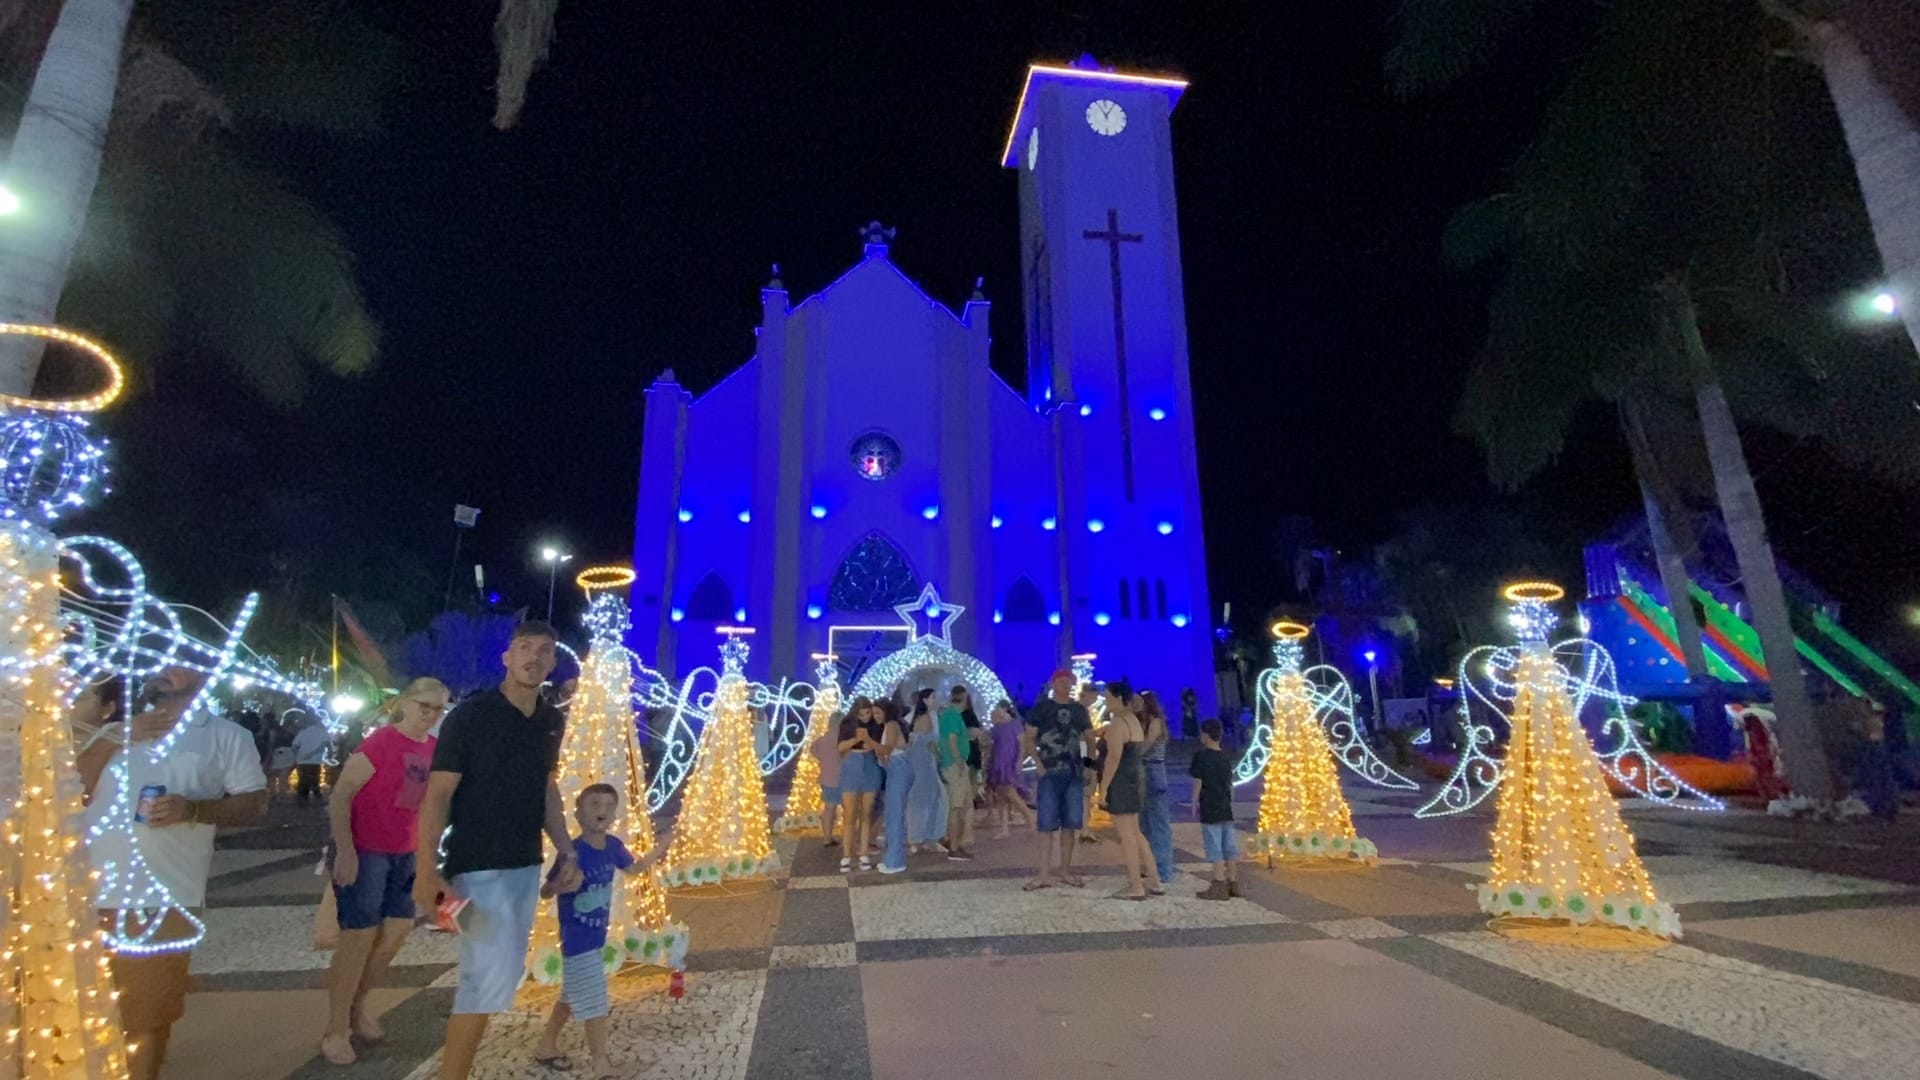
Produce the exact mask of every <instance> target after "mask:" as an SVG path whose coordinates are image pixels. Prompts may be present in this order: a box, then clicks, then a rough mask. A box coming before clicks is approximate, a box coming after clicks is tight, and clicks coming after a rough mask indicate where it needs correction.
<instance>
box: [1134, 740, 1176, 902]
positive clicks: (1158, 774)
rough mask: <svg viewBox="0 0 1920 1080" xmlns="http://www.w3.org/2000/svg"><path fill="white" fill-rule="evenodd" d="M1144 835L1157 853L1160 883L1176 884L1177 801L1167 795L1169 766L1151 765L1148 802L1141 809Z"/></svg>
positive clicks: (1156, 862) (1148, 771) (1154, 852)
mask: <svg viewBox="0 0 1920 1080" xmlns="http://www.w3.org/2000/svg"><path fill="white" fill-rule="evenodd" d="M1140 831H1141V832H1143V833H1145V834H1146V836H1147V846H1148V847H1149V848H1152V849H1153V866H1154V869H1155V870H1156V871H1158V872H1159V874H1160V880H1161V881H1163V882H1165V881H1172V880H1173V799H1172V797H1171V796H1169V795H1168V794H1167V763H1166V762H1164V761H1155V762H1150V763H1148V765H1147V800H1146V803H1145V805H1143V806H1141V808H1140Z"/></svg>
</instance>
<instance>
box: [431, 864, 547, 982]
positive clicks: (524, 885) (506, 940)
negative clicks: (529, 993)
mask: <svg viewBox="0 0 1920 1080" xmlns="http://www.w3.org/2000/svg"><path fill="white" fill-rule="evenodd" d="M448 884H449V885H451V886H453V891H454V895H456V896H459V897H462V898H463V899H465V900H467V901H468V903H469V907H468V909H467V910H466V911H465V912H463V913H462V919H461V922H462V923H463V924H464V925H465V929H463V930H462V931H461V933H460V985H459V988H458V989H456V990H455V991H454V992H453V1011H454V1014H455V1015H463V1016H471V1015H474V1014H480V1015H485V1014H488V1013H497V1012H506V1011H507V1010H508V1009H509V1008H512V1007H513V992H514V991H515V990H518V989H519V988H520V980H521V979H523V978H525V977H526V974H527V938H528V936H529V935H531V934H532V933H533V912H534V909H535V908H537V907H539V906H540V867H539V866H537V865H536V866H521V867H516V868H514V869H512V870H474V871H470V872H468V873H465V874H457V875H455V876H454V878H453V880H452V881H450V882H448Z"/></svg>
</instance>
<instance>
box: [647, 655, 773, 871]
mask: <svg viewBox="0 0 1920 1080" xmlns="http://www.w3.org/2000/svg"><path fill="white" fill-rule="evenodd" d="M752 632H753V631H752V630H750V629H747V628H745V627H732V626H727V627H722V628H721V629H720V633H721V634H723V635H725V636H726V643H725V644H723V645H722V646H721V647H720V658H721V665H720V667H721V673H720V686H719V689H718V690H716V691H715V700H714V706H713V719H712V721H711V722H709V723H708V724H707V726H706V730H704V731H702V732H701V733H700V750H699V753H698V754H697V755H696V757H695V760H694V766H693V772H692V775H690V776H689V777H688V778H687V790H686V794H685V795H684V796H683V797H682V799H681V803H680V817H679V819H678V821H677V822H676V823H675V826H674V837H673V846H672V848H670V849H669V850H668V853H667V860H666V862H667V870H666V871H665V878H666V882H667V884H668V885H669V886H681V885H715V884H718V883H719V882H721V881H723V880H726V879H728V878H737V877H753V876H756V875H761V874H766V873H769V872H771V871H772V870H774V869H775V868H777V867H778V865H779V859H778V858H777V857H776V856H775V855H774V853H773V835H772V833H771V831H770V830H769V828H768V823H767V790H766V782H765V780H764V779H763V778H762V775H761V772H760V768H759V762H758V760H757V759H755V757H754V753H753V711H752V708H751V706H750V699H751V691H750V688H749V686H748V683H747V678H746V676H745V675H743V674H741V672H742V670H743V669H744V668H745V666H746V662H747V642H746V640H745V637H744V635H746V634H750V633H752Z"/></svg>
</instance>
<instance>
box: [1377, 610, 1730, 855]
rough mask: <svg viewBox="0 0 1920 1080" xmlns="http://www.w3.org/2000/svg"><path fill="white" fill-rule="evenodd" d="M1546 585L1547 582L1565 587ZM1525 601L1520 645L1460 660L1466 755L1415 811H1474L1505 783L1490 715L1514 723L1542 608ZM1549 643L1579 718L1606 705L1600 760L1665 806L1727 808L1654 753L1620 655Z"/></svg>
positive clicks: (1589, 644) (1574, 642)
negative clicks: (1640, 727) (1636, 723)
mask: <svg viewBox="0 0 1920 1080" xmlns="http://www.w3.org/2000/svg"><path fill="white" fill-rule="evenodd" d="M1539 584H1541V585H1542V586H1543V588H1547V589H1558V588H1559V586H1549V585H1546V584H1545V583H1539ZM1516 587H1520V586H1516ZM1509 591H1511V590H1509ZM1521 602H1522V601H1520V600H1514V601H1513V603H1514V604H1515V607H1514V610H1513V612H1512V613H1510V614H1509V616H1508V618H1509V620H1510V621H1511V622H1512V624H1513V626H1514V628H1515V631H1516V633H1518V634H1520V635H1521V641H1520V644H1519V645H1517V646H1516V645H1508V646H1502V647H1496V646H1492V645H1482V646H1480V647H1479V648H1477V649H1474V650H1473V651H1472V652H1469V653H1468V654H1467V655H1466V656H1465V657H1464V658H1463V659H1462V660H1461V661H1460V675H1459V678H1458V680H1457V681H1456V685H1457V686H1459V688H1460V728H1461V731H1462V738H1461V739H1460V743H1461V746H1460V760H1459V763H1458V764H1456V765H1455V766H1454V770H1453V775H1452V776H1451V777H1449V778H1448V780H1447V783H1446V785H1445V786H1444V787H1442V788H1441V789H1440V791H1439V793H1438V794H1436V795H1435V796H1434V797H1433V798H1432V799H1431V800H1429V801H1428V802H1427V804H1426V805H1425V806H1422V807H1421V808H1420V809H1418V810H1416V811H1414V816H1415V817H1420V818H1429V817H1442V816H1445V815H1447V814H1458V813H1461V812H1462V811H1466V810H1471V809H1473V808H1474V807H1476V806H1478V805H1480V803H1481V802H1483V801H1485V799H1486V797H1487V796H1488V795H1490V794H1492V793H1493V790H1494V788H1496V787H1498V786H1499V785H1500V778H1501V774H1502V768H1503V767H1502V765H1501V763H1500V761H1499V760H1498V759H1496V758H1494V757H1493V756H1491V755H1490V754H1489V753H1488V751H1489V750H1490V749H1492V747H1493V745H1494V743H1495V742H1496V740H1497V734H1496V732H1495V730H1494V728H1493V726H1492V724H1491V723H1487V722H1483V721H1484V720H1485V719H1486V716H1485V714H1489V713H1490V714H1493V715H1495V716H1501V717H1508V718H1509V719H1508V723H1509V724H1511V719H1510V715H1511V710H1512V708H1513V703H1514V702H1515V700H1516V699H1517V697H1518V695H1519V692H1520V683H1519V669H1520V661H1521V660H1522V659H1523V658H1525V657H1526V656H1527V655H1528V650H1529V648H1531V646H1530V645H1529V644H1528V639H1527V638H1526V636H1525V635H1528V634H1532V633H1535V632H1536V631H1537V629H1538V628H1536V627H1535V626H1534V625H1533V624H1532V623H1531V622H1528V621H1527V620H1530V619H1533V618H1534V617H1536V615H1538V612H1537V611H1536V610H1535V609H1534V608H1532V607H1529V608H1527V609H1526V610H1525V611H1524V612H1523V611H1522V610H1521V608H1520V606H1519V605H1520V604H1521ZM1545 617H1546V618H1548V619H1549V624H1548V630H1550V629H1551V627H1552V625H1553V622H1554V621H1557V620H1555V619H1554V617H1553V614H1552V611H1551V610H1547V612H1546V616H1545ZM1538 632H1542V633H1545V632H1547V631H1538ZM1536 644H1543V643H1536ZM1543 647H1544V649H1545V653H1544V655H1545V656H1546V658H1547V659H1549V660H1551V661H1552V662H1553V664H1554V667H1555V669H1556V670H1557V671H1558V672H1559V676H1558V677H1559V678H1560V679H1561V680H1562V682H1563V683H1564V685H1565V687H1566V691H1567V696H1568V698H1569V700H1570V702H1571V706H1572V709H1573V715H1574V716H1575V718H1576V719H1577V718H1578V717H1579V716H1580V715H1581V714H1582V713H1584V712H1585V711H1586V709H1587V707H1588V705H1590V704H1594V703H1598V705H1599V706H1600V707H1603V708H1605V709H1606V711H1607V719H1606V722H1605V724H1604V725H1603V726H1602V727H1601V732H1600V733H1601V736H1602V738H1604V739H1606V740H1609V741H1610V742H1611V744H1612V746H1613V749H1612V750H1609V751H1607V752H1606V753H1602V754H1598V755H1597V756H1598V759H1599V762H1600V767H1601V768H1602V769H1604V770H1606V772H1607V775H1609V776H1611V777H1613V779H1614V780H1615V781H1616V782H1618V783H1619V784H1620V786H1622V787H1624V788H1626V789H1627V790H1628V791H1631V792H1633V793H1634V794H1636V795H1639V796H1640V797H1642V798H1644V799H1647V800H1649V801H1651V802H1656V803H1659V804H1661V805H1663V806H1674V807H1678V808H1681V809H1686V810H1722V809H1725V808H1726V804H1725V803H1723V802H1721V801H1720V800H1719V799H1716V798H1714V797H1713V796H1711V795H1709V794H1707V793H1706V792H1704V791H1701V790H1700V789H1699V788H1696V787H1694V786H1693V785H1692V784H1689V783H1687V782H1686V781H1685V780H1682V779H1681V778H1680V777H1678V776H1676V775H1674V773H1673V771H1672V770H1670V769H1668V768H1667V767H1666V766H1665V765H1662V764H1660V762H1659V761H1657V760H1655V759H1654V756H1653V754H1652V753H1651V752H1650V751H1648V749H1647V747H1646V744H1645V743H1642V742H1641V741H1640V736H1639V735H1638V734H1637V733H1636V732H1635V731H1634V728H1633V722H1632V720H1630V719H1629V718H1628V716H1627V710H1628V709H1629V708H1630V707H1632V706H1633V705H1634V704H1636V703H1637V701H1636V699H1635V698H1632V697H1629V696H1627V695H1626V694H1623V693H1621V692H1620V684H1619V680H1618V678H1617V676H1616V675H1615V673H1614V667H1613V657H1612V656H1610V655H1608V653H1607V650H1606V649H1604V648H1602V647H1601V645H1600V643H1599V642H1596V641H1593V640H1591V639H1589V638H1568V639H1566V640H1564V641H1560V642H1557V643H1555V644H1553V645H1550V646H1545V645H1544V644H1543ZM1475 702H1478V703H1479V706H1480V709H1481V710H1482V713H1483V715H1482V716H1481V717H1480V718H1476V716H1475V715H1474V707H1473V706H1474V703H1475Z"/></svg>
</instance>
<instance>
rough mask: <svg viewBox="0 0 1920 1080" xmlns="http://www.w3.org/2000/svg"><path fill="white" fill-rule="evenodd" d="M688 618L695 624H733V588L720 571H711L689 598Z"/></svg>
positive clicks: (694, 588) (695, 587)
mask: <svg viewBox="0 0 1920 1080" xmlns="http://www.w3.org/2000/svg"><path fill="white" fill-rule="evenodd" d="M687 618H689V619H692V620H693V621H694V622H732V621H733V587H732V586H731V585H728V584H727V582H726V579H725V578H722V577H721V576H720V571H718V570H709V571H707V576H706V577H703V578H701V579H700V583H699V584H698V585H695V586H694V587H693V595H691V596H689V597H687Z"/></svg>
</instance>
